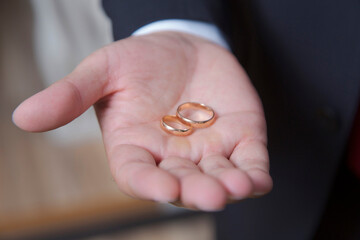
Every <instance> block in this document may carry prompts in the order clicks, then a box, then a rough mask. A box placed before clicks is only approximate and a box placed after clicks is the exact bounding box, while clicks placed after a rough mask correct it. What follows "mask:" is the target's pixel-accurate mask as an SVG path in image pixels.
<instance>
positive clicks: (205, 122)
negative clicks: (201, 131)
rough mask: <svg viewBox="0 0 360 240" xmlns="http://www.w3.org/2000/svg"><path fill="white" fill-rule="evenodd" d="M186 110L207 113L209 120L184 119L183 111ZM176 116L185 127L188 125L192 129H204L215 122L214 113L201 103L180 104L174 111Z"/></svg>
mask: <svg viewBox="0 0 360 240" xmlns="http://www.w3.org/2000/svg"><path fill="white" fill-rule="evenodd" d="M186 109H190V110H193V109H196V110H201V111H203V112H205V113H208V115H209V118H207V119H204V120H194V119H190V118H189V117H185V116H184V114H183V111H184V110H186ZM176 116H177V117H178V118H179V119H180V121H181V122H183V123H184V124H186V125H190V126H192V127H195V128H205V127H208V126H210V125H211V124H213V123H214V121H215V112H214V110H213V109H212V108H211V107H209V106H207V105H205V104H203V103H197V102H186V103H183V104H181V105H180V106H179V107H178V108H177V110H176Z"/></svg>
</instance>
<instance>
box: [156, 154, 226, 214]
mask: <svg viewBox="0 0 360 240" xmlns="http://www.w3.org/2000/svg"><path fill="white" fill-rule="evenodd" d="M159 167H160V168H162V169H164V170H166V171H168V172H170V173H171V174H173V175H174V176H176V177H177V178H178V179H179V181H180V187H181V189H180V201H181V202H182V204H183V205H184V206H185V207H188V208H195V209H200V210H204V211H216V210H220V209H222V208H223V207H224V205H225V203H226V191H225V190H224V188H223V187H222V185H221V184H220V183H219V182H218V181H217V180H216V179H215V178H213V177H211V176H209V175H206V174H203V173H202V172H201V171H200V169H199V167H198V166H197V165H196V164H195V163H193V162H192V161H190V160H188V159H184V158H179V157H169V158H166V159H163V160H162V161H161V163H160V164H159Z"/></svg>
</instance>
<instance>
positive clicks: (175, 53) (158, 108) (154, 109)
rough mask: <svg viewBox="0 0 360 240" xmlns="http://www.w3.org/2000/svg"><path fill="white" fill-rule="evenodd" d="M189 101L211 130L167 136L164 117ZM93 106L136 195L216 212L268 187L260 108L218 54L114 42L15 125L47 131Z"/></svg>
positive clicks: (116, 171) (224, 54)
mask: <svg viewBox="0 0 360 240" xmlns="http://www.w3.org/2000/svg"><path fill="white" fill-rule="evenodd" d="M189 101H193V102H200V103H205V104H206V105H209V106H211V107H212V108H213V109H214V110H215V112H216V116H217V118H216V121H215V123H214V124H213V125H212V126H210V127H208V128H204V129H197V130H196V131H195V132H194V133H193V134H192V135H190V136H186V137H179V136H174V135H171V134H168V133H166V132H164V131H163V130H161V128H160V120H161V118H162V117H163V116H164V115H171V114H174V113H175V112H176V108H177V106H178V105H180V104H181V103H184V102H189ZM93 104H95V109H96V113H97V116H98V120H99V123H100V127H101V130H102V134H103V139H104V143H105V148H106V152H107V156H108V159H109V164H110V168H111V171H112V173H113V176H114V178H115V180H116V182H117V184H118V185H119V187H120V189H121V190H122V191H124V192H125V193H127V194H129V195H131V196H133V197H137V198H141V199H151V200H155V201H162V202H175V201H178V202H181V204H183V205H184V206H185V207H189V208H197V209H201V210H209V211H211V210H218V209H221V208H222V207H223V206H224V205H225V203H226V202H227V200H229V199H233V200H239V199H243V198H246V197H253V196H257V195H262V194H265V193H267V192H268V191H270V190H271V187H272V181H271V178H270V176H269V163H268V154H267V148H266V125H265V119H264V115H263V112H262V107H261V103H260V101H259V99H258V97H257V94H256V92H255V90H254V89H253V87H252V85H251V84H250V81H249V79H248V77H247V76H246V74H245V72H244V71H243V70H242V68H241V67H240V65H239V64H238V63H237V61H236V59H235V58H234V57H233V56H232V54H231V53H229V52H228V51H227V50H225V49H223V48H221V47H218V46H216V45H214V44H212V43H209V42H207V41H205V40H203V39H200V38H197V37H194V36H190V35H187V34H180V33H175V32H162V33H156V34H150V35H146V36H140V37H131V38H128V39H125V40H121V41H118V42H115V43H113V44H111V45H109V46H106V47H105V48H103V49H100V50H98V51H97V52H95V53H94V54H92V55H91V56H89V57H88V58H87V59H85V60H84V61H83V62H82V63H81V64H80V65H79V66H78V67H77V68H76V69H75V70H74V71H73V72H72V73H71V74H70V75H69V76H67V77H66V78H64V79H62V80H60V81H58V82H57V83H55V84H53V85H52V86H50V87H49V88H47V89H45V90H44V91H42V92H40V93H38V94H36V95H34V96H33V97H31V98H29V99H27V100H26V101H25V102H23V103H22V104H21V105H20V106H19V107H18V108H17V109H16V111H15V112H14V116H13V118H14V122H15V123H16V124H17V125H18V126H19V127H21V128H23V129H25V130H28V131H46V130H49V129H53V128H56V127H59V126H61V125H64V124H66V123H68V122H70V121H71V120H73V119H74V118H76V117H77V116H79V115H80V114H81V113H83V112H84V111H85V110H86V109H87V108H89V107H90V106H91V105H93Z"/></svg>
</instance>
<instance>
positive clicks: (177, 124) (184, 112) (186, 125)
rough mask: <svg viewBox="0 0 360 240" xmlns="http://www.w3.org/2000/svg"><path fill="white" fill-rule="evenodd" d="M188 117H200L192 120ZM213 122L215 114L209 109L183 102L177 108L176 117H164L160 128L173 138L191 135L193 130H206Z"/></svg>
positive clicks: (204, 106) (197, 104)
mask: <svg viewBox="0 0 360 240" xmlns="http://www.w3.org/2000/svg"><path fill="white" fill-rule="evenodd" d="M189 112H190V113H191V114H189ZM188 115H191V116H193V115H198V116H199V115H200V116H201V117H197V118H199V119H197V118H196V119H192V117H190V116H188ZM204 116H206V117H204ZM214 121H215V112H214V110H213V109H212V108H211V107H209V106H207V105H205V104H203V103H197V102H185V103H183V104H181V105H179V106H178V108H177V110H176V115H166V116H164V117H163V118H162V119H161V124H160V126H161V128H162V129H163V130H164V131H165V132H167V133H170V134H173V135H175V136H188V135H190V134H191V133H193V131H194V128H206V127H208V126H210V125H211V124H213V123H214Z"/></svg>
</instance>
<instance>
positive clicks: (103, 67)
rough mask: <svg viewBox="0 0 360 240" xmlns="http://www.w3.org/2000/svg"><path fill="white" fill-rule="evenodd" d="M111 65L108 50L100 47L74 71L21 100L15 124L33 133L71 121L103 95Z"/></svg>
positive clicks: (14, 114)
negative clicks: (108, 61) (108, 69)
mask: <svg viewBox="0 0 360 240" xmlns="http://www.w3.org/2000/svg"><path fill="white" fill-rule="evenodd" d="M107 68H108V66H107V55H106V52H105V50H104V49H101V50H98V51H97V52H95V53H93V54H92V55H90V56H89V57H88V58H86V59H85V60H84V61H83V62H82V63H80V64H79V66H78V67H77V68H76V69H75V70H74V71H73V72H72V73H71V74H69V75H68V76H66V77H65V78H63V79H61V80H59V81H58V82H56V83H54V84H53V85H51V86H50V87H48V88H46V89H45V90H43V91H41V92H39V93H37V94H35V95H34V96H32V97H30V98H28V99H27V100H25V101H24V102H23V103H21V104H20V105H19V106H18V107H17V108H16V109H15V111H14V113H13V121H14V123H15V124H16V125H17V126H18V127H19V128H21V129H23V130H26V131H31V132H41V131H47V130H51V129H54V128H57V127H60V126H62V125H65V124H67V123H69V122H70V121H72V120H73V119H75V118H76V117H78V116H79V115H81V114H82V113H83V112H85V111H86V110H87V109H88V108H89V107H90V106H91V105H92V104H94V103H95V102H96V101H98V100H99V99H100V98H101V97H103V94H104V88H105V87H106V85H107V82H108V75H107V72H108V71H107Z"/></svg>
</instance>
